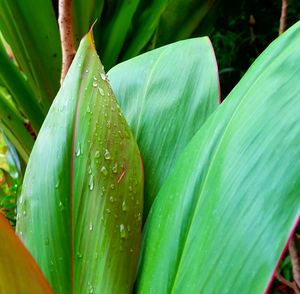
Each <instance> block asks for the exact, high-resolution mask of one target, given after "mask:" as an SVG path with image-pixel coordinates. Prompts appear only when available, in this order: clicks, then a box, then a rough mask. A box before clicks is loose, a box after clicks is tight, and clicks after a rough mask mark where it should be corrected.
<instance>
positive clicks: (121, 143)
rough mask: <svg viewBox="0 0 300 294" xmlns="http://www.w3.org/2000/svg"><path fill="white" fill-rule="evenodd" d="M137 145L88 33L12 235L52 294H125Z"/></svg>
mask: <svg viewBox="0 0 300 294" xmlns="http://www.w3.org/2000/svg"><path fill="white" fill-rule="evenodd" d="M142 190H143V179H142V166H141V161H140V155H139V150H138V147H137V145H136V143H135V140H134V139H133V136H132V134H131V132H130V130H129V128H128V126H127V123H126V121H125V119H124V117H123V115H122V113H121V111H120V108H119V106H118V105H117V103H116V100H115V97H114V94H113V93H112V90H111V88H110V86H109V84H108V81H107V77H106V75H105V73H104V71H103V67H102V65H101V63H100V60H99V57H98V56H97V53H96V51H95V48H94V44H93V41H92V36H91V34H90V33H89V34H88V35H86V36H85V38H84V39H83V40H82V42H81V44H80V47H79V49H78V51H77V54H76V57H75V59H74V61H73V63H72V66H71V68H70V69H69V72H68V75H67V77H66V79H65V81H64V84H63V86H62V88H61V90H60V91H59V93H58V95H57V97H56V98H55V100H54V102H53V105H52V106H51V109H50V111H49V114H48V115H47V117H46V120H45V122H44V124H43V126H42V128H41V131H40V133H39V136H38V138H37V141H36V143H35V145H34V148H33V151H32V153H31V156H30V159H29V162H28V166H27V170H26V173H25V178H24V183H23V190H22V195H21V199H20V204H19V207H18V220H17V231H18V234H19V235H20V236H21V238H22V240H23V241H24V243H25V245H26V246H27V248H28V249H29V250H30V252H31V253H32V254H33V256H34V257H35V259H36V260H37V262H38V264H39V265H40V267H41V268H42V270H43V272H44V274H45V276H46V277H47V278H48V280H49V282H50V283H51V285H52V286H53V288H54V290H55V293H63V294H66V293H93V292H94V293H130V292H131V289H132V286H133V282H134V280H135V275H136V264H137V257H138V254H139V244H140V236H141V218H142V207H143V199H142Z"/></svg>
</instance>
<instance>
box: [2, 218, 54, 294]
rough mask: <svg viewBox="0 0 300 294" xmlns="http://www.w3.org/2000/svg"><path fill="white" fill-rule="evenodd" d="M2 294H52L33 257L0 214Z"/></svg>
mask: <svg viewBox="0 0 300 294" xmlns="http://www.w3.org/2000/svg"><path fill="white" fill-rule="evenodd" d="M0 240H1V242H0V293H10V294H19V293H22V294H26V293H30V294H42V293H49V294H50V293H52V290H51V288H50V286H49V285H48V282H47V281H46V279H45V278H44V276H43V274H42V272H41V271H40V269H39V267H38V266H37V264H36V263H35V261H34V259H33V258H32V256H31V255H30V254H29V252H28V251H27V250H26V248H25V247H24V245H23V244H22V242H21V241H20V240H19V238H18V237H17V235H16V234H15V232H14V231H13V229H12V228H11V226H10V224H9V223H8V222H7V220H6V219H5V218H4V216H3V215H2V214H1V213H0Z"/></svg>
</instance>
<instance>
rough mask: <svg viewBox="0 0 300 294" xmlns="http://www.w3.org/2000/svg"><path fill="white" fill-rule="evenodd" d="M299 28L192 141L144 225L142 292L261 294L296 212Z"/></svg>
mask: <svg viewBox="0 0 300 294" xmlns="http://www.w3.org/2000/svg"><path fill="white" fill-rule="evenodd" d="M299 42H300V23H298V24H296V25H295V26H294V27H293V28H291V29H290V30H289V31H288V32H286V33H285V34H284V35H283V36H282V37H280V38H279V39H278V40H277V41H275V42H274V43H273V44H272V45H270V47H269V48H268V49H267V50H266V51H265V52H264V53H263V54H262V55H261V57H260V58H259V59H258V60H257V61H256V62H255V64H254V65H253V66H252V67H251V69H250V70H249V71H248V72H247V74H246V75H245V76H244V78H243V79H242V81H241V82H240V83H239V84H238V86H237V87H236V88H235V89H234V90H233V91H232V93H231V94H230V95H229V97H228V98H227V99H226V100H225V102H224V104H222V105H221V106H220V107H219V108H218V110H217V111H216V112H215V113H214V114H213V115H212V116H211V117H210V119H209V120H208V121H207V123H206V124H205V125H204V126H203V127H202V128H201V130H200V131H199V132H198V133H197V134H196V135H195V137H194V138H193V139H192V141H191V143H190V144H189V145H188V147H187V148H186V149H185V151H184V152H183V154H182V155H181V156H180V159H179V160H178V161H177V164H176V167H175V169H174V170H173V172H172V174H171V175H170V177H169V178H168V180H167V181H166V183H165V185H164V186H163V188H162V189H161V191H160V193H159V195H158V196H157V198H156V201H155V203H154V205H153V207H152V210H151V212H150V214H149V217H148V222H147V224H146V232H145V235H144V238H143V247H142V248H143V251H142V255H141V261H140V267H139V276H138V282H137V290H138V293H262V292H263V291H264V290H265V289H266V287H267V283H268V281H269V280H270V278H271V276H272V273H273V271H274V268H275V265H276V263H277V261H278V258H279V257H280V254H281V252H282V250H283V248H284V245H285V243H286V242H287V239H288V236H289V234H290V231H291V230H292V227H293V225H294V223H295V222H296V219H297V217H298V215H299V212H300V198H299V191H300V149H299V138H300V120H299V109H300V82H299V76H300V62H299V61H300V51H299Z"/></svg>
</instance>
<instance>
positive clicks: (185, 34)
mask: <svg viewBox="0 0 300 294" xmlns="http://www.w3.org/2000/svg"><path fill="white" fill-rule="evenodd" d="M216 2H217V3H218V4H219V3H220V1H211V0H202V1H199V0H189V1H186V0H175V1H174V0H173V1H169V3H168V5H167V7H166V9H165V11H164V13H163V14H162V15H161V18H160V21H159V27H158V32H157V46H161V45H165V44H168V43H170V42H172V41H173V42H174V41H178V40H182V39H186V38H189V37H190V36H191V35H192V33H193V32H194V31H195V29H196V28H197V27H198V26H199V25H200V24H201V21H202V20H203V19H204V18H205V17H206V16H207V14H209V13H210V11H211V8H212V7H213V6H214V5H215V3H216Z"/></svg>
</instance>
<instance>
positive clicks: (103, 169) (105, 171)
mask: <svg viewBox="0 0 300 294" xmlns="http://www.w3.org/2000/svg"><path fill="white" fill-rule="evenodd" d="M100 171H101V173H102V174H103V175H104V176H107V174H108V171H107V169H106V167H105V166H101V169H100Z"/></svg>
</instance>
